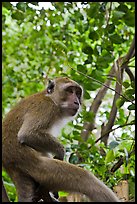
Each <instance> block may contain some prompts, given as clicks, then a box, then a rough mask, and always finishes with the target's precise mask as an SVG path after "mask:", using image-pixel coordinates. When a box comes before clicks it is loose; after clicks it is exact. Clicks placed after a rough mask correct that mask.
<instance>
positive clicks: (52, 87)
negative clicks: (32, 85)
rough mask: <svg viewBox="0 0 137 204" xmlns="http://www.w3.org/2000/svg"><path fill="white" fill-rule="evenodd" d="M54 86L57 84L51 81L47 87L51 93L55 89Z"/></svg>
mask: <svg viewBox="0 0 137 204" xmlns="http://www.w3.org/2000/svg"><path fill="white" fill-rule="evenodd" d="M54 86H55V84H54V82H53V81H49V85H48V87H47V92H48V93H49V94H50V93H52V92H53V91H54Z"/></svg>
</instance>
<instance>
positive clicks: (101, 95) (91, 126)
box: [81, 66, 114, 141]
mask: <svg viewBox="0 0 137 204" xmlns="http://www.w3.org/2000/svg"><path fill="white" fill-rule="evenodd" d="M113 73H114V66H112V68H111V70H110V73H109V74H110V75H112V74H113ZM110 82H111V79H107V80H106V82H105V85H107V86H110ZM107 90H108V88H107V87H106V86H102V87H101V88H100V90H99V91H98V93H97V95H96V97H95V98H94V100H93V102H92V105H91V107H90V112H91V113H93V114H94V115H93V118H92V121H91V122H85V123H84V125H83V130H82V132H81V137H82V138H83V140H84V141H86V140H87V138H88V135H89V132H90V131H92V130H93V129H95V117H96V114H97V111H98V109H99V106H100V105H101V103H102V99H103V98H104V96H105V94H106V92H107Z"/></svg>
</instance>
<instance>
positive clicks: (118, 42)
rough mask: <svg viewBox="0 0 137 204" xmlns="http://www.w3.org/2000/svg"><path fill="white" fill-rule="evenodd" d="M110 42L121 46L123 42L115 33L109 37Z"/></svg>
mask: <svg viewBox="0 0 137 204" xmlns="http://www.w3.org/2000/svg"><path fill="white" fill-rule="evenodd" d="M110 40H111V41H112V42H113V43H114V44H121V43H122V42H123V39H122V37H121V36H120V35H118V34H117V33H114V34H111V35H110Z"/></svg>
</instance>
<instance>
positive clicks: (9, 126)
mask: <svg viewBox="0 0 137 204" xmlns="http://www.w3.org/2000/svg"><path fill="white" fill-rule="evenodd" d="M45 94H46V93H45V91H43V92H40V93H37V94H34V95H31V96H29V97H27V98H25V99H22V100H21V101H20V102H19V103H18V104H17V105H16V106H15V107H14V108H13V109H12V110H11V111H10V112H9V113H8V114H7V115H6V117H5V118H4V120H3V124H2V163H3V167H4V168H5V169H6V168H8V169H9V167H10V166H12V167H13V164H14V165H15V166H20V163H21V162H22V163H23V162H26V161H27V157H28V156H29V159H31V154H35V150H33V149H32V148H30V147H27V146H26V145H21V144H20V143H19V141H18V138H17V134H18V132H19V130H20V128H21V126H22V124H23V121H24V116H25V114H26V113H28V112H31V110H34V109H35V110H36V112H37V110H38V108H39V105H40V104H42V105H43V106H44V111H45V112H46V111H47V110H48V107H49V105H50V104H52V103H53V101H52V100H51V99H50V98H48V99H47V96H46V95H45ZM45 99H46V102H45ZM52 106H53V107H54V104H52ZM35 117H36V116H35ZM32 156H33V159H34V155H32Z"/></svg>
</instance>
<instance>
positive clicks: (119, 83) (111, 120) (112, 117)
mask: <svg viewBox="0 0 137 204" xmlns="http://www.w3.org/2000/svg"><path fill="white" fill-rule="evenodd" d="M121 60H122V59H121V58H119V59H118V60H117V61H116V62H115V63H114V67H115V70H116V79H117V80H116V86H115V90H116V91H117V92H118V93H119V94H120V93H121V91H122V80H123V69H121V67H120V65H119V64H120V62H121ZM117 92H115V95H114V99H113V104H112V109H111V112H110V115H109V120H108V123H107V124H106V125H102V129H101V136H102V135H105V136H104V137H102V139H101V140H102V141H103V142H104V143H105V145H107V141H108V137H109V133H107V132H109V130H111V129H112V127H113V125H114V122H115V118H116V114H117V106H116V101H117V99H118V98H119V97H120V96H119V94H117Z"/></svg>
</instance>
